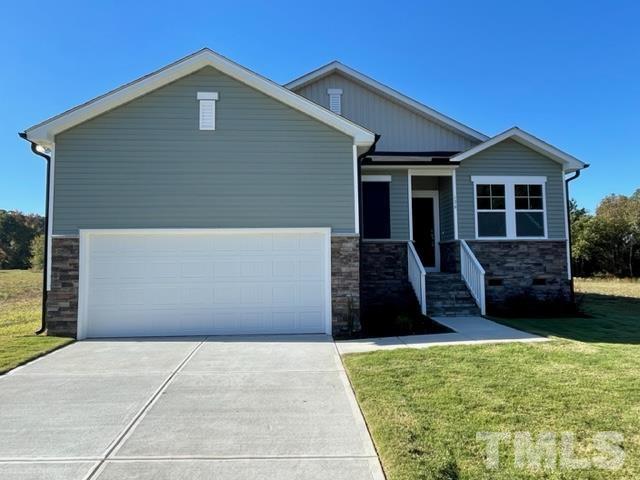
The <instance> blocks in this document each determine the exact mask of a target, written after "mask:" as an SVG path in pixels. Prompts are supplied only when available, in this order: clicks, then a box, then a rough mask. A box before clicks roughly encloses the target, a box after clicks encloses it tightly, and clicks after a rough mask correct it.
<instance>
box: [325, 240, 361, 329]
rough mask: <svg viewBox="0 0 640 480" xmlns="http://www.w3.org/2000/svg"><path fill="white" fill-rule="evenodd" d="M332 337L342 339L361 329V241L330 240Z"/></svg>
mask: <svg viewBox="0 0 640 480" xmlns="http://www.w3.org/2000/svg"><path fill="white" fill-rule="evenodd" d="M331 314H332V319H331V320H332V333H333V334H334V335H340V336H345V335H349V334H350V333H352V331H357V330H359V329H360V237H359V236H355V235H349V236H343V235H335V236H332V237H331Z"/></svg>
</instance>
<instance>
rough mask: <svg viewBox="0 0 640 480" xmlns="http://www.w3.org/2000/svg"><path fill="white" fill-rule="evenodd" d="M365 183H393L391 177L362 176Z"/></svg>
mask: <svg viewBox="0 0 640 480" xmlns="http://www.w3.org/2000/svg"><path fill="white" fill-rule="evenodd" d="M362 181H363V182H391V175H362Z"/></svg>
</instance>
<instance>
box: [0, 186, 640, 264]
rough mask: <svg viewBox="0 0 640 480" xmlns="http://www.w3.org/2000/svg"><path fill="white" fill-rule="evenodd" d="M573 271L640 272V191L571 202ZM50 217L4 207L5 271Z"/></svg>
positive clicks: (40, 245) (38, 250) (26, 254)
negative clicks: (590, 202) (585, 203)
mask: <svg viewBox="0 0 640 480" xmlns="http://www.w3.org/2000/svg"><path fill="white" fill-rule="evenodd" d="M569 210H570V217H571V237H572V251H571V253H572V255H573V263H574V265H573V273H574V275H575V276H579V277H590V276H594V275H611V276H616V277H634V276H639V275H640V189H638V190H636V191H635V193H633V194H632V195H630V196H628V197H627V196H625V195H609V196H607V197H605V198H604V199H603V200H602V201H601V202H600V204H599V205H598V208H597V209H596V211H595V213H594V214H591V213H589V212H588V211H587V210H586V209H584V208H580V207H579V206H578V204H577V202H576V201H575V200H571V202H570V209H569ZM43 228H44V219H43V217H42V216H40V215H37V214H25V213H22V212H20V211H17V210H13V211H8V210H2V209H0V269H27V268H34V269H42V265H43V249H44V242H43Z"/></svg>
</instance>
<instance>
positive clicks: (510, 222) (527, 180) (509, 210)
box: [471, 175, 549, 240]
mask: <svg viewBox="0 0 640 480" xmlns="http://www.w3.org/2000/svg"><path fill="white" fill-rule="evenodd" d="M471 182H472V183H473V210H474V212H473V220H474V223H475V234H476V239H477V240H547V239H548V238H549V231H548V227H547V188H546V186H547V177H540V176H531V177H529V176H478V175H473V176H472V177H471ZM492 184H493V185H495V184H498V185H504V196H505V198H504V201H505V209H504V210H479V209H478V194H477V188H476V185H492ZM519 184H526V185H541V186H542V222H543V228H544V235H542V236H540V237H519V236H517V234H516V213H517V212H524V211H532V212H540V210H517V209H516V197H515V192H514V185H519ZM479 212H504V214H505V221H506V229H507V234H506V236H504V237H481V236H479V235H478V213H479Z"/></svg>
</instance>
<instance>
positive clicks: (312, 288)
mask: <svg viewBox="0 0 640 480" xmlns="http://www.w3.org/2000/svg"><path fill="white" fill-rule="evenodd" d="M272 232H273V233H271V232H261V233H252V232H251V231H250V230H247V231H246V233H245V232H237V231H236V232H233V233H222V232H218V231H206V232H204V231H203V232H202V233H201V232H193V233H187V234H182V233H166V234H165V233H163V232H161V231H158V232H157V233H156V232H153V233H149V234H129V233H125V234H113V233H108V232H105V233H104V234H101V233H99V232H92V233H91V235H90V237H88V240H85V238H86V237H83V240H82V241H83V242H84V241H87V242H88V248H86V247H85V248H86V249H87V251H88V252H89V255H88V259H87V262H88V265H87V268H86V269H81V270H82V271H83V272H85V273H83V274H82V275H86V277H87V278H86V279H85V278H84V277H83V278H82V280H81V281H82V282H84V283H83V285H84V287H83V288H85V289H86V292H87V294H86V300H85V301H86V304H87V305H86V313H85V316H86V325H87V326H86V332H87V335H88V336H144V335H151V336H155V335H193V334H225V335H228V334H235V333H238V334H247V333H322V332H324V331H325V329H326V325H327V323H328V322H327V318H328V316H329V311H328V307H327V304H328V301H327V298H326V295H327V293H326V292H327V290H328V288H327V287H328V286H327V285H326V282H327V278H328V274H327V269H328V259H327V258H326V242H327V240H328V239H327V233H326V232H321V231H313V232H309V231H304V232H302V231H298V232H291V231H278V230H273V231H272Z"/></svg>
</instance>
